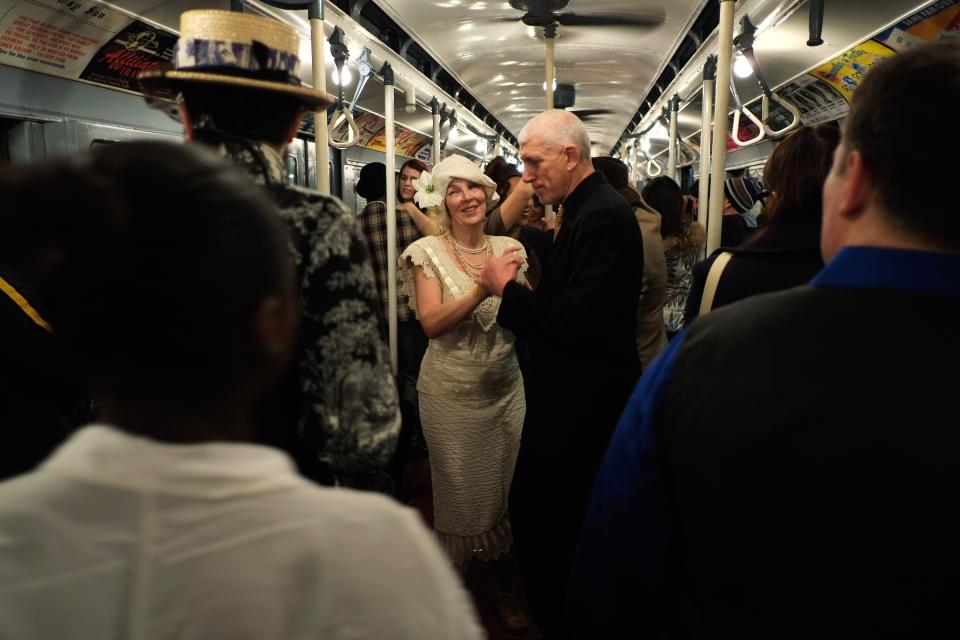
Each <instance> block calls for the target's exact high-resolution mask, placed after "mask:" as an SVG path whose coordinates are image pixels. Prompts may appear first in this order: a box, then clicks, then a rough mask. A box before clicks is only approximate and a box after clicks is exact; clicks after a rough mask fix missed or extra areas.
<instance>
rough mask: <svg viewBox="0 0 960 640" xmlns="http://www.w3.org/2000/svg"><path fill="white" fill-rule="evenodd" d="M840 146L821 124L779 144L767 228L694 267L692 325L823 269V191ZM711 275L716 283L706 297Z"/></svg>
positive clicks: (771, 170)
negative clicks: (700, 318)
mask: <svg viewBox="0 0 960 640" xmlns="http://www.w3.org/2000/svg"><path fill="white" fill-rule="evenodd" d="M839 143H840V130H839V129H838V128H837V127H836V126H834V125H830V124H822V125H817V126H814V127H802V128H800V129H798V130H796V131H794V132H793V133H791V134H790V135H789V136H787V137H786V138H784V139H783V141H781V142H780V144H779V145H777V148H776V149H774V151H773V153H772V154H770V157H769V158H768V159H767V164H766V166H765V167H764V169H763V182H764V184H765V185H766V188H767V190H768V191H769V192H770V198H769V200H768V202H769V206H767V208H766V211H765V216H764V218H765V222H764V226H763V228H762V229H760V230H759V231H758V232H757V233H756V234H755V235H754V236H753V237H752V238H750V239H749V240H748V241H747V242H746V243H745V244H743V245H742V246H740V247H737V248H730V249H720V250H718V251H717V252H715V253H714V254H713V255H711V256H710V257H709V258H708V259H706V260H704V261H703V262H701V263H700V264H698V265H696V267H694V272H693V276H694V277H693V285H692V287H691V290H690V297H689V298H688V300H687V308H686V313H685V317H686V321H687V322H688V323H689V322H692V321H693V319H694V318H696V317H697V315H699V314H700V313H704V312H706V311H710V310H711V309H715V308H716V307H719V306H722V305H725V304H729V303H731V302H735V301H737V300H741V299H743V298H747V297H749V296H753V295H757V294H759V293H767V292H770V291H779V290H781V289H788V288H790V287H794V286H798V285H801V284H804V283H806V282H808V281H809V280H810V278H812V277H813V276H814V275H815V274H816V273H817V272H818V271H820V269H822V268H823V259H822V258H821V257H820V223H821V219H822V217H823V203H822V200H821V191H822V189H823V183H824V181H825V180H826V178H827V174H828V173H829V172H830V166H831V164H832V158H833V152H834V150H835V149H836V148H837V145H838V144H839ZM720 256H723V259H722V260H721V258H720ZM711 270H715V271H716V272H717V273H718V275H717V277H716V284H715V285H714V286H713V287H711V289H710V290H709V291H706V293H705V288H706V282H707V279H708V276H709V274H710V271H711ZM704 298H706V299H707V301H706V303H705V302H704Z"/></svg>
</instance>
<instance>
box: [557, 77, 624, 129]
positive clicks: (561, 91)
mask: <svg viewBox="0 0 960 640" xmlns="http://www.w3.org/2000/svg"><path fill="white" fill-rule="evenodd" d="M576 99H577V91H576V89H575V88H574V86H573V85H572V84H558V85H557V88H556V90H555V91H554V92H553V108H554V109H566V110H567V111H569V112H570V113H572V114H573V115H575V116H577V117H578V118H580V119H581V120H583V121H584V122H586V121H587V120H589V119H590V118H592V117H594V116H603V115H607V114H610V113H613V110H612V109H571V108H570V107H572V106H573V104H574V102H576Z"/></svg>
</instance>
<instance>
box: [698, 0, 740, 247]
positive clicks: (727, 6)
mask: <svg viewBox="0 0 960 640" xmlns="http://www.w3.org/2000/svg"><path fill="white" fill-rule="evenodd" d="M735 5H736V0H720V37H719V38H718V39H717V84H716V86H717V87H721V88H720V89H719V90H718V91H717V92H716V104H715V105H714V117H713V144H712V145H711V151H712V156H713V157H712V163H711V165H710V215H709V218H708V219H707V255H710V254H711V253H713V252H714V251H716V249H717V247H719V246H720V230H721V227H722V225H723V220H722V218H723V182H724V179H725V178H726V165H727V135H728V133H729V131H728V125H727V111H728V110H729V109H730V91H729V90H728V89H727V86H729V84H730V60H731V59H732V58H733V11H734V8H735ZM703 179H704V177H703V176H701V178H700V180H701V182H702V181H703Z"/></svg>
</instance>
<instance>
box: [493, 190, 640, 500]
mask: <svg viewBox="0 0 960 640" xmlns="http://www.w3.org/2000/svg"><path fill="white" fill-rule="evenodd" d="M642 278H643V242H642V240H641V237H640V230H639V228H638V226H637V222H636V219H635V218H634V215H633V211H632V209H631V208H630V205H629V204H628V203H627V201H626V200H625V199H624V198H623V196H621V195H620V194H619V193H617V191H616V190H615V189H614V188H613V187H611V186H610V184H609V183H608V182H607V180H606V178H605V177H604V176H603V175H602V174H600V173H593V174H591V175H590V176H588V177H587V178H586V179H585V180H584V181H583V182H581V183H580V185H579V186H577V188H576V189H574V191H573V192H572V193H571V194H570V196H569V197H568V198H567V199H566V201H565V202H564V218H563V224H562V226H561V228H560V230H559V232H558V234H557V237H556V240H555V242H554V245H553V256H552V258H551V262H550V267H549V269H547V270H546V271H545V272H544V274H543V276H542V277H541V280H540V284H539V286H538V287H537V289H536V291H533V292H531V291H529V290H527V289H525V288H524V287H522V286H520V285H519V284H517V283H515V282H511V283H509V284H508V285H507V286H506V288H505V289H504V292H503V301H502V303H501V305H500V312H499V316H498V320H499V322H500V324H501V325H502V326H504V327H506V328H507V329H510V330H511V331H513V332H514V333H515V334H516V335H517V336H518V337H521V338H524V339H526V340H527V341H528V342H529V344H530V355H531V360H532V371H531V376H530V379H529V380H527V388H528V392H529V402H528V406H527V413H528V419H527V421H526V425H525V429H524V433H523V440H522V447H523V448H524V449H527V450H530V451H535V452H537V454H539V455H544V454H546V455H549V456H553V455H558V456H562V457H563V459H564V462H565V464H566V463H568V462H573V464H574V465H576V466H579V468H580V469H581V470H582V471H583V473H584V474H585V476H589V479H587V478H586V477H584V482H589V483H592V481H593V474H594V473H595V471H596V468H597V466H598V465H599V462H600V459H601V457H602V455H603V452H604V451H605V449H606V446H607V442H608V440H609V437H610V434H611V433H612V431H613V428H614V426H615V425H616V422H617V420H618V419H619V417H620V413H621V411H622V410H623V407H624V404H625V403H626V400H627V397H628V396H629V394H630V391H631V390H632V389H633V386H634V384H635V383H636V380H637V378H638V377H639V374H640V361H639V359H638V357H637V350H636V345H635V339H636V310H637V300H638V297H639V295H640V288H641V281H642ZM567 454H573V455H567ZM568 471H569V472H576V470H575V469H572V468H569V469H568Z"/></svg>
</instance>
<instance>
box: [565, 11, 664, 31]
mask: <svg viewBox="0 0 960 640" xmlns="http://www.w3.org/2000/svg"><path fill="white" fill-rule="evenodd" d="M664 20H665V18H664V16H663V15H662V14H657V15H646V16H637V15H630V14H624V13H604V14H597V15H583V14H578V13H558V14H557V22H559V23H560V24H561V25H563V26H565V27H642V28H646V29H651V28H653V27H659V26H660V25H661V24H663V21H664Z"/></svg>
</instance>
